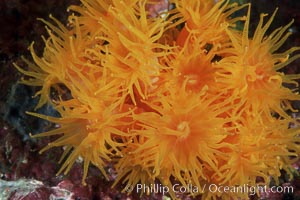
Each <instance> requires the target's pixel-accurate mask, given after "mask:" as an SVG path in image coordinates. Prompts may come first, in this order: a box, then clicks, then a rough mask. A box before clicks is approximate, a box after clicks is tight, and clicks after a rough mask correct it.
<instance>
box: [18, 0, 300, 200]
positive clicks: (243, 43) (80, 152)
mask: <svg viewBox="0 0 300 200" xmlns="http://www.w3.org/2000/svg"><path fill="white" fill-rule="evenodd" d="M156 1H157V0H155V1H154V0H149V1H146V0H123V1H122V0H81V5H80V6H77V5H71V6H70V7H69V11H70V15H69V21H68V25H63V24H62V23H60V22H59V21H58V20H57V19H55V18H54V17H50V18H51V20H50V22H49V21H44V20H41V21H43V23H45V24H46V28H47V30H48V34H49V36H48V38H44V42H45V48H44V52H43V53H42V55H41V56H39V55H37V54H36V52H35V50H34V43H32V45H31V46H30V52H31V54H32V60H33V61H32V62H31V61H29V60H27V59H24V61H25V63H26V64H27V67H26V68H21V67H19V66H17V65H15V67H16V68H17V69H18V70H19V71H20V72H22V73H23V74H24V75H25V76H24V78H23V79H22V80H21V82H22V83H23V84H26V85H30V86H38V87H40V90H39V91H38V92H37V93H36V95H35V96H36V97H39V102H38V104H37V106H36V109H38V108H40V107H42V106H43V105H45V104H51V105H53V107H54V108H55V110H56V111H57V112H58V113H59V117H53V116H47V115H42V114H38V113H36V112H28V114H30V115H33V116H36V117H39V118H42V119H45V120H48V121H50V122H53V123H55V124H57V125H58V128H56V129H53V130H50V131H47V132H44V133H40V134H37V135H33V136H32V137H33V138H38V137H45V136H53V135H57V136H58V139H56V140H55V141H53V142H51V143H49V144H48V145H47V146H46V147H45V148H43V149H42V150H41V152H44V151H46V150H48V149H50V148H53V147H64V153H63V155H62V157H61V160H60V162H61V163H62V165H61V168H60V170H59V172H58V173H61V172H64V173H68V172H69V171H70V169H71V167H72V165H73V164H74V162H75V161H76V160H77V159H78V158H79V157H81V158H82V159H83V169H84V174H83V178H82V183H83V184H86V183H85V179H86V177H87V174H88V168H89V165H91V164H92V165H94V166H96V167H98V168H99V170H100V171H101V172H99V173H102V174H103V175H104V176H105V177H108V173H107V166H108V164H110V165H112V166H113V167H114V169H115V171H116V173H117V178H116V179H115V180H114V183H113V185H112V186H113V187H115V186H116V185H117V184H118V183H120V184H124V185H129V186H131V187H133V188H134V189H133V191H138V193H141V195H146V194H149V190H150V189H151V188H153V187H158V188H157V190H161V191H158V192H160V193H168V195H170V196H171V197H172V198H176V195H177V192H178V190H179V189H182V190H180V191H179V192H185V193H187V194H188V195H189V194H190V195H192V196H198V195H199V196H201V197H202V199H217V198H219V197H220V198H222V199H240V198H241V199H246V198H247V197H248V195H251V193H253V190H250V189H251V188H254V187H257V186H258V185H266V186H269V185H270V182H271V180H273V181H274V183H275V184H277V185H278V184H279V176H280V175H281V173H282V171H284V172H285V173H286V174H287V175H289V177H290V178H292V177H293V173H294V171H293V167H292V164H293V163H294V162H295V161H296V160H297V156H298V154H299V152H300V146H299V142H300V139H299V137H298V134H299V128H297V126H293V127H291V126H290V125H291V124H296V123H297V122H296V119H295V118H292V117H291V116H290V113H293V112H297V111H296V110H294V109H293V108H292V106H291V103H290V102H291V101H294V100H300V96H299V95H298V93H296V90H297V89H298V88H297V87H298V83H297V82H296V80H297V79H298V78H300V75H297V74H288V75H286V74H284V73H283V72H282V69H283V68H284V67H285V66H287V65H288V64H289V63H291V62H293V61H294V60H295V59H297V58H298V57H300V56H299V54H297V53H295V52H296V51H298V50H299V49H300V48H298V47H294V48H291V49H288V50H285V51H281V50H280V47H281V46H282V45H283V44H284V42H285V41H286V39H287V38H288V37H289V35H290V34H291V33H290V32H289V31H288V29H289V27H290V26H291V24H292V22H290V23H289V24H287V25H286V26H283V27H279V28H277V29H275V30H269V27H270V25H271V23H272V21H273V19H274V17H275V15H276V11H277V10H275V11H274V13H273V14H270V15H267V14H261V16H260V20H259V23H258V24H257V25H256V28H255V30H249V23H250V8H251V5H250V4H244V5H237V4H236V3H233V4H231V3H229V1H228V0H220V1H217V2H215V1H214V0H170V1H169V3H170V8H169V9H167V10H163V11H157V12H156V13H155V12H154V13H153V9H152V12H151V13H150V9H149V8H151V7H153V6H154V5H155V3H157V2H156ZM238 13H239V14H240V13H244V14H242V15H239V14H238ZM237 24H239V26H238V27H237ZM252 32H253V34H252ZM287 85H289V87H287ZM52 93H56V94H57V95H56V97H55V98H53V95H52ZM288 113H289V114H288ZM155 184H158V186H155ZM174 186H177V187H176V188H178V189H176V188H174ZM218 186H220V187H222V188H223V189H221V188H217V187H218ZM245 186H246V187H245ZM235 187H237V189H235ZM238 187H240V188H244V189H243V190H239V189H238ZM172 188H173V189H172ZM189 188H191V189H189ZM225 188H227V189H226V190H225ZM154 189H155V188H153V190H154ZM165 190H168V191H166V192H164V191H165ZM212 190H213V191H212ZM258 190H259V189H257V192H259V191H258ZM131 191H132V189H131V190H128V188H125V189H124V190H123V192H128V193H130V192H131ZM147 191H148V192H147Z"/></svg>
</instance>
